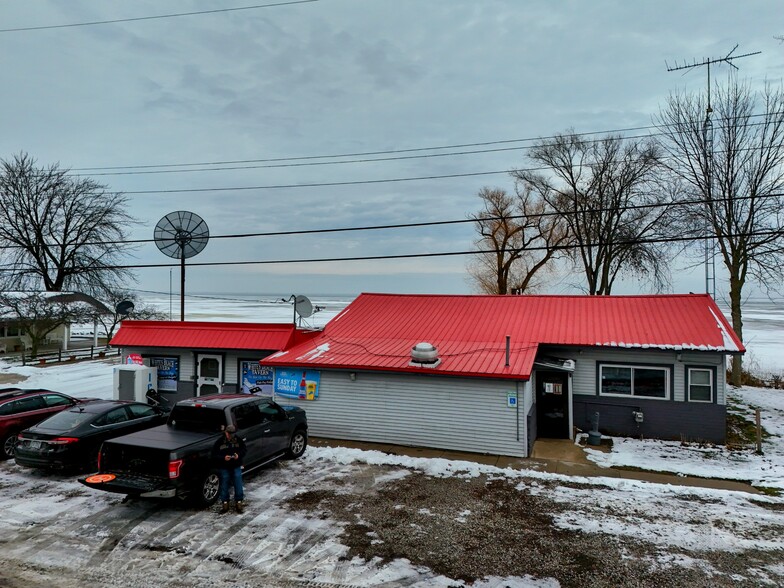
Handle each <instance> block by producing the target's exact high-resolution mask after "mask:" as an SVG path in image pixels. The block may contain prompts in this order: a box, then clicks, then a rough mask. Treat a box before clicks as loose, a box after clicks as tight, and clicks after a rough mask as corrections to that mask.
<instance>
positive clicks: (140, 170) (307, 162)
mask: <svg viewBox="0 0 784 588" xmlns="http://www.w3.org/2000/svg"><path fill="white" fill-rule="evenodd" d="M769 114H780V113H765V114H753V115H750V116H749V118H755V117H761V116H769ZM678 124H679V125H681V126H682V125H684V124H686V123H678ZM762 124H764V122H763V123H752V124H751V125H749V126H759V125H762ZM662 126H665V127H668V126H676V124H675V123H673V124H668V125H648V126H640V127H627V128H623V129H609V130H604V131H586V132H583V133H566V135H568V136H576V137H586V136H590V135H613V134H620V133H625V132H629V131H638V130H646V129H657V128H661V127H662ZM719 128H721V127H719ZM662 134H664V133H663V132H659V133H646V134H641V135H624V136H621V138H622V139H625V140H628V139H644V138H648V137H657V136H660V135H662ZM559 136H563V134H561V135H548V136H543V137H528V138H523V139H501V140H497V141H484V142H479V143H462V144H454V145H440V146H434V147H414V148H410V149H390V150H386V151H365V152H356V153H339V154H333V155H307V156H294V157H274V158H266V159H241V160H228V161H209V162H198V163H170V164H158V165H153V164H150V165H128V166H108V167H81V168H72V169H71V170H69V171H98V172H102V170H136V171H106V172H102V173H90V174H88V175H90V176H121V175H142V174H170V173H193V172H203V171H233V170H241V169H267V168H286V167H304V166H316V165H340V164H347V163H374V162H379V161H399V160H407V159H426V158H430V157H450V156H453V155H475V154H481V153H497V152H503V151H519V150H524V149H530V148H531V147H530V146H515V147H499V148H492V149H476V150H471V151H457V152H450V153H427V154H422V155H406V156H395V157H381V158H372V159H354V160H347V161H314V160H326V159H338V158H344V157H365V156H373V155H396V154H401V153H418V152H422V151H437V150H444V149H462V148H467V147H483V146H490V145H504V144H509V143H526V142H532V141H549V140H552V139H556V138H558V137H559ZM603 140H604V138H603V137H602V138H598V139H593V140H591V141H585V142H586V143H598V142H601V141H603ZM245 164H260V165H245ZM210 165H212V166H233V167H206V168H200V167H199V166H210ZM174 167H184V168H198V169H153V168H174Z"/></svg>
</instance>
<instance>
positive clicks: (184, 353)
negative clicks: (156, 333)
mask: <svg viewBox="0 0 784 588" xmlns="http://www.w3.org/2000/svg"><path fill="white" fill-rule="evenodd" d="M131 353H138V354H139V355H163V356H174V357H179V358H180V379H179V380H178V382H177V393H176V394H173V393H168V394H167V396H166V397H167V398H168V399H169V400H170V401H172V402H176V401H177V400H182V399H185V398H192V397H193V395H194V394H195V380H196V378H195V376H196V354H197V353H206V354H208V355H220V356H222V357H223V386H222V389H221V392H223V393H235V392H237V389H238V387H237V384H238V381H239V380H238V377H239V374H238V365H239V360H240V359H261V358H263V357H266V356H268V355H269V354H270V353H273V352H272V351H194V350H193V349H172V348H168V347H123V348H122V362H123V363H125V359H126V358H127V357H128V355H129V354H131Z"/></svg>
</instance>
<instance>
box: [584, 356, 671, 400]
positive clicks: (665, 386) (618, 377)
mask: <svg viewBox="0 0 784 588" xmlns="http://www.w3.org/2000/svg"><path fill="white" fill-rule="evenodd" d="M599 393H600V394H601V395H602V396H638V397H641V398H663V399H667V398H669V397H670V369H669V368H666V367H656V366H647V365H611V364H602V365H600V366H599Z"/></svg>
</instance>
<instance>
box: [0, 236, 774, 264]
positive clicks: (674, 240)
mask: <svg viewBox="0 0 784 588" xmlns="http://www.w3.org/2000/svg"><path fill="white" fill-rule="evenodd" d="M777 234H780V231H770V230H768V231H751V232H747V233H742V235H743V236H746V237H759V236H774V235H777ZM740 235H741V234H737V235H735V234H726V235H725V236H726V237H736V236H740ZM714 238H715V236H714V235H702V236H695V237H661V238H656V239H636V240H627V241H614V242H613V244H614V245H635V244H641V243H642V244H649V243H688V242H696V241H706V240H710V239H714ZM597 246H598V245H597V244H594V243H583V244H578V245H557V246H554V247H550V248H548V247H546V246H537V247H526V251H547V250H548V249H554V250H557V251H567V250H570V249H577V248H581V247H582V248H591V247H597ZM485 253H490V254H495V253H497V251H496V250H495V249H473V250H468V251H465V250H464V251H438V252H435V253H401V254H397V255H365V256H355V257H323V258H317V259H262V260H250V261H203V262H190V263H188V267H216V266H220V267H225V266H240V265H280V264H291V263H297V264H300V263H327V262H346V261H379V260H387V259H422V258H432V257H457V256H467V255H481V254H485ZM174 267H180V264H179V263H140V264H118V265H108V264H107V265H102V266H100V267H98V266H96V267H95V269H102V270H110V269H149V268H174ZM91 268H92V266H90V265H86V266H85V267H84V269H91ZM0 271H13V270H0Z"/></svg>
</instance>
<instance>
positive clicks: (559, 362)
mask: <svg viewBox="0 0 784 588" xmlns="http://www.w3.org/2000/svg"><path fill="white" fill-rule="evenodd" d="M534 368H538V369H548V370H563V371H566V372H573V371H574V360H573V359H564V358H562V357H550V356H547V355H541V356H538V357H537V358H536V360H534Z"/></svg>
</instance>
